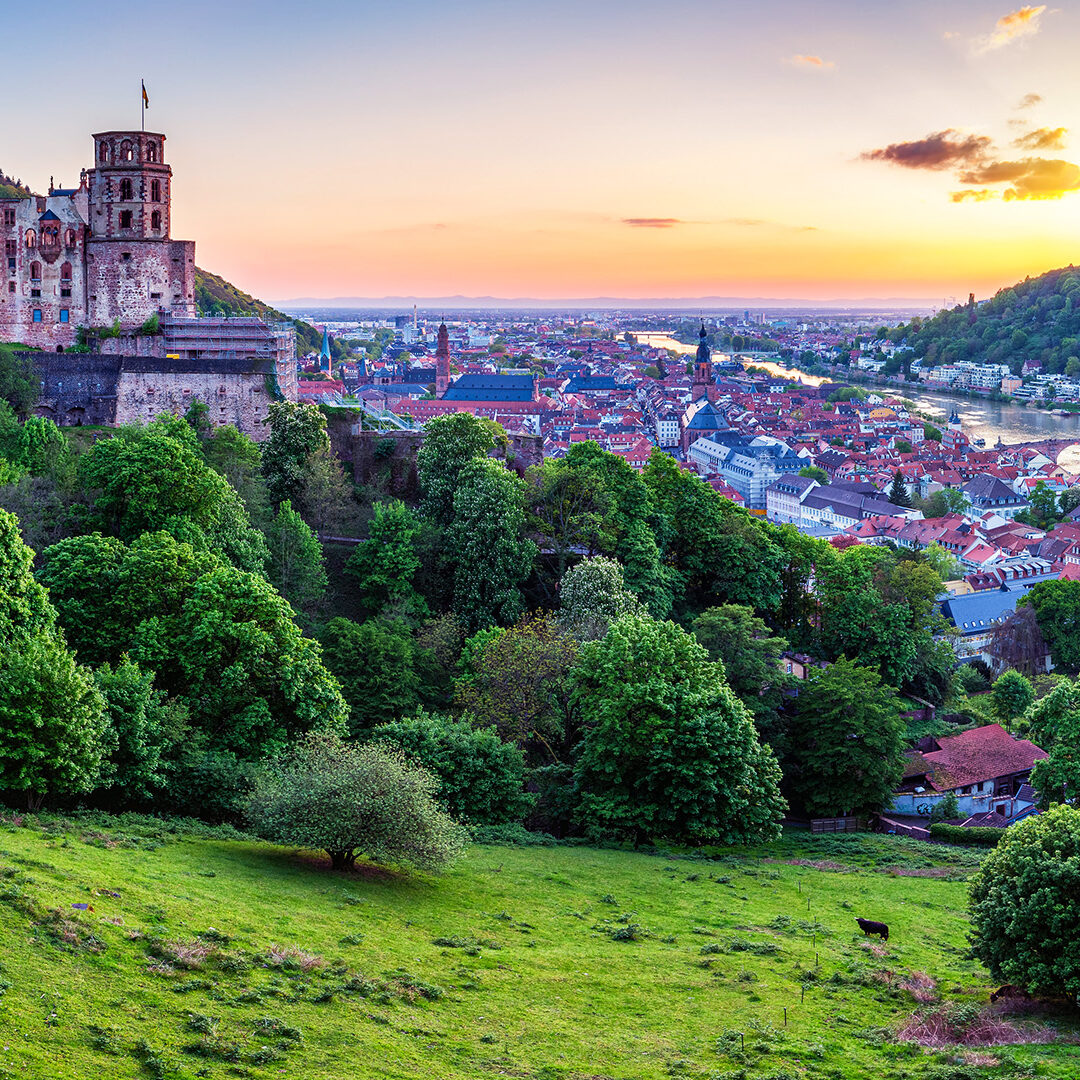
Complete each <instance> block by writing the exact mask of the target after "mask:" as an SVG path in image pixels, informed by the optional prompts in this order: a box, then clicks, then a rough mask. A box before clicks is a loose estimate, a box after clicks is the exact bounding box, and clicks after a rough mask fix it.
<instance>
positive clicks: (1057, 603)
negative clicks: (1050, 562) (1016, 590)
mask: <svg viewBox="0 0 1080 1080" xmlns="http://www.w3.org/2000/svg"><path fill="white" fill-rule="evenodd" d="M1024 604H1030V605H1031V607H1033V608H1034V609H1035V617H1036V618H1037V619H1038V623H1039V629H1040V630H1041V631H1042V636H1043V638H1044V639H1045V641H1046V644H1047V645H1048V646H1049V647H1050V655H1051V656H1052V657H1053V660H1054V665H1055V666H1056V667H1059V668H1063V669H1064V670H1065V671H1068V672H1069V673H1070V674H1072V675H1075V674H1076V673H1077V672H1078V671H1080V581H1040V582H1039V584H1038V585H1036V586H1034V587H1033V588H1032V590H1031V591H1030V592H1029V593H1028V594H1027V596H1026V597H1024V598H1023V599H1022V600H1021V601H1020V603H1019V604H1018V605H1017V607H1018V608H1019V607H1020V606H1021V605H1024Z"/></svg>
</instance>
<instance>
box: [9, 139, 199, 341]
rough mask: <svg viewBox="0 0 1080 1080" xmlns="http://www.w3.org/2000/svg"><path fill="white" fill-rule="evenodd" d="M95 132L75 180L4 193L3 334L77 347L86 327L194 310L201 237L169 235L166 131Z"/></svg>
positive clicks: (126, 324) (131, 323)
mask: <svg viewBox="0 0 1080 1080" xmlns="http://www.w3.org/2000/svg"><path fill="white" fill-rule="evenodd" d="M93 138H94V167H93V168H91V169H88V170H84V171H83V174H82V176H81V178H80V181H79V186H78V187H77V188H57V187H51V186H50V189H49V194H48V195H44V196H41V195H34V196H31V197H29V198H26V199H0V236H2V237H3V242H4V251H5V269H6V274H5V278H6V280H5V284H4V287H3V288H2V289H0V338H2V339H3V340H5V341H18V342H21V343H23V344H26V345H33V346H35V347H37V348H41V349H51V350H54V351H55V350H57V349H58V348H59V349H65V348H68V347H70V346H71V345H74V344H75V343H76V340H77V333H78V328H79V327H80V326H82V327H97V328H102V329H104V328H109V327H112V326H113V325H114V324H115V323H116V322H117V321H119V323H120V327H121V329H124V330H134V329H136V328H139V327H141V326H142V325H143V324H144V323H146V321H147V320H148V319H150V318H152V317H153V316H154V315H158V314H160V313H162V312H165V311H168V312H171V313H172V314H174V315H177V316H187V317H188V318H191V317H194V315H195V243H194V241H192V240H173V239H171V238H170V236H169V217H170V206H171V189H172V168H171V167H170V166H169V165H167V164H166V163H165V136H164V135H160V134H157V133H155V132H148V131H108V132H103V133H102V134H99V135H95V136H94V137H93Z"/></svg>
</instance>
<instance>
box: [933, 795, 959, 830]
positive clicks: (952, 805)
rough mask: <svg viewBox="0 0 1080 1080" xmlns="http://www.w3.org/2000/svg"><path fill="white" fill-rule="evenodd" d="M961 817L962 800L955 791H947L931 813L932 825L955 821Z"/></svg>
mask: <svg viewBox="0 0 1080 1080" xmlns="http://www.w3.org/2000/svg"><path fill="white" fill-rule="evenodd" d="M960 816H961V815H960V800H959V799H958V798H957V797H956V792H955V791H946V792H945V794H944V795H943V796H942V797H941V798H940V799H938V801H937V802H936V803H934V806H933V809H931V811H930V821H931V823H934V822H938V821H955V820H956V819H957V818H959V817H960Z"/></svg>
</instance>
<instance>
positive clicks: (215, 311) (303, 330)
mask: <svg viewBox="0 0 1080 1080" xmlns="http://www.w3.org/2000/svg"><path fill="white" fill-rule="evenodd" d="M195 302H196V304H197V305H198V307H199V313H200V314H202V315H258V316H259V318H261V319H265V320H266V321H267V322H291V323H292V324H293V326H295V327H296V351H297V352H298V353H299V354H300V355H301V356H302V355H303V354H304V353H307V352H311V351H312V350H313V349H314V350H315V351H318V349H319V346H320V345H321V343H322V337H321V335H320V334H319V331H318V330H316V329H315V327H313V326H311V325H309V324H308V323H306V322H302V321H301V320H300V319H290V318H289V316H288V315H285V314H284V313H282V312H280V311H278V310H277V309H276V308H272V307H270V305H269V304H264V303H263V302H262V301H261V300H256V299H255V297H254V296H250V295H248V293H246V292H241V291H240V290H239V289H238V288H237V287H236V286H235V285H233V284H232V282H229V281H226V280H225V279H224V278H223V277H220V276H219V275H217V274H211V273H210V271H209V270H203V269H201V268H200V267H195Z"/></svg>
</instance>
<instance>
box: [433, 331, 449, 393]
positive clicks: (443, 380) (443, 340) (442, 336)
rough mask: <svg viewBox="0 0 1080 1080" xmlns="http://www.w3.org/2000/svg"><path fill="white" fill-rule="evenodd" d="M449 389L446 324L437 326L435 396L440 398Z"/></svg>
mask: <svg viewBox="0 0 1080 1080" xmlns="http://www.w3.org/2000/svg"><path fill="white" fill-rule="evenodd" d="M449 387H450V335H449V333H448V332H447V330H446V323H440V324H439V338H438V343H437V344H436V346H435V396H436V397H442V396H443V394H445V393H446V391H447V390H448V389H449Z"/></svg>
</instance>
